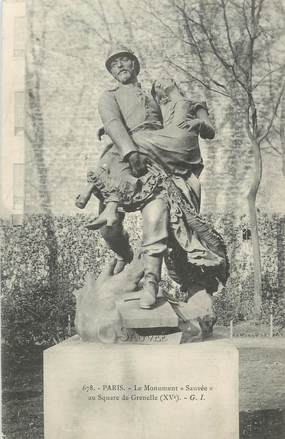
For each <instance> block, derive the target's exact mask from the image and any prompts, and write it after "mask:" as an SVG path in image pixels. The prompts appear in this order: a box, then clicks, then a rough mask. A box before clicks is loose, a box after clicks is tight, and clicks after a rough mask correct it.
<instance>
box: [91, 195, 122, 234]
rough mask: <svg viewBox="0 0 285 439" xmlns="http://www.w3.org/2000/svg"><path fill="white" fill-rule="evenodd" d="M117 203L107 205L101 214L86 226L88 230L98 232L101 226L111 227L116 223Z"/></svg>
mask: <svg viewBox="0 0 285 439" xmlns="http://www.w3.org/2000/svg"><path fill="white" fill-rule="evenodd" d="M117 209H118V203H116V202H110V203H107V205H106V208H105V209H104V210H103V212H102V213H101V214H100V215H99V216H98V217H97V218H95V219H94V220H92V221H90V222H89V223H88V224H86V228H87V229H89V230H98V229H100V228H101V227H102V226H107V227H112V226H113V225H114V224H115V223H116V222H117V221H118V211H117Z"/></svg>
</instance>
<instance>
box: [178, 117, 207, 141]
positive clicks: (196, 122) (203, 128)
mask: <svg viewBox="0 0 285 439" xmlns="http://www.w3.org/2000/svg"><path fill="white" fill-rule="evenodd" d="M178 126H179V128H183V129H187V130H188V131H189V132H190V131H194V132H195V133H196V134H197V135H200V136H201V137H202V139H213V138H214V137H215V130H214V128H213V127H212V125H211V124H210V122H208V121H207V122H206V121H205V120H202V119H199V118H196V119H191V118H186V119H185V120H184V121H183V122H181V123H180V124H179V125H178Z"/></svg>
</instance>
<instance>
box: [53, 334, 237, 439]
mask: <svg viewBox="0 0 285 439" xmlns="http://www.w3.org/2000/svg"><path fill="white" fill-rule="evenodd" d="M44 414H45V439H94V438H96V439H114V438H116V439H127V438H130V439H132V438H136V437H137V438H139V439H173V438H176V439H189V438H191V439H238V437H239V433H238V351H237V350H236V348H235V347H234V346H233V345H232V344H231V343H229V342H227V341H215V340H212V341H207V342H204V343H193V344H185V345H165V344H156V345H131V344H120V345H103V344H96V343H83V342H81V341H80V339H79V337H77V336H76V337H72V338H71V339H69V340H67V341H65V342H63V343H60V344H59V345H57V346H55V347H52V348H50V349H47V350H46V351H45V353H44Z"/></svg>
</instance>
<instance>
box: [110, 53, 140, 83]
mask: <svg viewBox="0 0 285 439" xmlns="http://www.w3.org/2000/svg"><path fill="white" fill-rule="evenodd" d="M110 71H111V74H112V76H113V77H114V78H115V79H116V80H117V81H119V82H120V83H121V84H129V83H130V82H132V81H133V80H134V79H135V78H136V72H135V63H134V61H133V60H132V59H131V58H130V57H129V56H127V55H123V56H122V55H121V56H117V57H116V58H114V59H113V60H112V62H111V64H110Z"/></svg>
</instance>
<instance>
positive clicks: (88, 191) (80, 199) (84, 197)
mask: <svg viewBox="0 0 285 439" xmlns="http://www.w3.org/2000/svg"><path fill="white" fill-rule="evenodd" d="M93 189H94V183H89V184H88V185H87V186H86V188H85V189H83V191H82V192H81V193H80V194H79V195H77V197H76V200H75V206H77V207H79V209H84V207H85V206H86V204H87V203H88V201H89V200H90V197H91V195H92V192H93Z"/></svg>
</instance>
